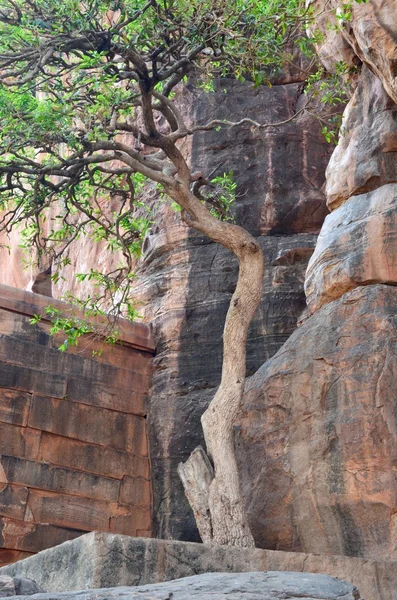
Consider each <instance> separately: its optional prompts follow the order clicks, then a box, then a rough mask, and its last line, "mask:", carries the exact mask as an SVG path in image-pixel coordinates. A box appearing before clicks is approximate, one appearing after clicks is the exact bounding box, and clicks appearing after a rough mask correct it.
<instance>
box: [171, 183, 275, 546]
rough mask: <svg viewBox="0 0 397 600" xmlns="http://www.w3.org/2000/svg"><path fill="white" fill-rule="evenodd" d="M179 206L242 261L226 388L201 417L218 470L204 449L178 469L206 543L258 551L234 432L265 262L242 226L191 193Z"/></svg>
mask: <svg viewBox="0 0 397 600" xmlns="http://www.w3.org/2000/svg"><path fill="white" fill-rule="evenodd" d="M174 193H175V190H174ZM178 201H179V202H180V204H181V205H182V206H184V207H186V210H187V211H188V212H189V215H190V216H189V218H186V221H187V222H188V223H189V225H191V226H193V227H195V228H196V229H198V230H200V231H201V232H202V233H205V234H206V235H208V236H209V237H210V238H211V239H212V240H214V241H216V242H218V243H220V244H222V245H223V246H225V247H226V248H228V249H229V250H231V251H232V252H233V253H234V254H235V256H236V257H237V259H238V261H239V276H238V281H237V286H236V289H235V291H234V294H233V296H232V299H231V302H230V305H229V309H228V312H227V316H226V323H225V327H224V332H223V364H222V378H221V383H220V386H219V388H218V390H217V392H216V394H215V396H214V398H213V400H212V401H211V403H210V405H209V407H208V409H207V410H206V411H205V413H204V414H203V416H202V418H201V422H202V426H203V431H204V438H205V442H206V445H207V452H208V455H209V457H210V458H211V459H212V462H213V465H214V470H213V471H212V468H211V465H210V463H209V461H208V459H207V460H206V457H205V455H204V452H203V451H202V449H200V450H199V449H196V451H194V452H193V453H192V455H191V457H190V458H189V459H188V461H187V462H186V463H185V464H182V463H181V464H180V465H179V467H178V472H179V475H180V477H181V479H182V482H183V485H184V488H185V492H186V495H187V497H188V500H189V502H190V504H191V506H192V508H193V511H194V514H195V518H196V522H197V526H198V529H199V532H200V535H201V538H202V540H203V542H207V543H208V542H212V543H216V544H225V545H233V546H244V547H253V546H254V540H253V537H252V534H251V532H250V529H249V526H248V522H247V518H246V514H245V507H244V499H243V498H242V496H241V493H240V483H239V473H238V468H237V460H236V456H235V450H234V438H233V427H234V424H235V422H236V419H237V415H238V411H239V407H240V403H241V400H242V396H243V393H244V384H245V375H246V341H247V334H248V328H249V325H250V323H251V320H252V318H253V316H254V314H255V311H256V309H257V307H258V304H259V301H260V298H261V294H262V282H263V273H264V257H263V253H262V250H261V248H260V246H259V245H258V243H257V242H256V240H255V239H254V238H253V236H251V234H249V233H248V232H247V231H246V230H245V229H243V228H242V227H239V226H237V225H232V224H227V223H220V222H219V221H217V220H216V219H214V218H213V217H212V215H210V214H209V213H208V211H207V210H206V209H205V207H203V206H202V205H201V204H200V203H199V202H198V204H197V200H196V198H195V197H192V196H191V194H189V198H182V199H181V198H179V200H178Z"/></svg>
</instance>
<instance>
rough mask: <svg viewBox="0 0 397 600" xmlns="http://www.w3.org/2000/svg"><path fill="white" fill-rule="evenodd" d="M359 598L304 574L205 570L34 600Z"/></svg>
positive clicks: (339, 584)
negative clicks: (164, 579) (150, 582)
mask: <svg viewBox="0 0 397 600" xmlns="http://www.w3.org/2000/svg"><path fill="white" fill-rule="evenodd" d="M76 597H78V598H79V600H111V599H114V600H135V599H136V600H138V599H139V600H168V599H170V598H172V600H193V599H197V600H204V599H205V598H208V600H245V599H247V600H248V599H250V600H257V599H258V600H259V599H260V600H285V598H288V599H289V600H298V598H307V599H308V600H360V594H359V592H358V590H357V588H355V587H353V586H352V585H350V584H348V583H345V582H343V581H340V580H339V579H335V578H334V577H328V576H327V575H312V574H306V573H276V572H268V573H206V574H204V575H196V576H194V577H186V578H184V579H179V580H177V581H170V582H168V583H160V584H154V585H147V586H139V587H136V588H131V587H117V588H111V589H102V590H88V591H86V592H78V593H77V594H76V593H75V592H69V593H68V592H66V593H60V594H57V595H55V596H54V594H38V595H36V596H35V600H50V599H51V600H72V599H73V600H74V599H75V598H76Z"/></svg>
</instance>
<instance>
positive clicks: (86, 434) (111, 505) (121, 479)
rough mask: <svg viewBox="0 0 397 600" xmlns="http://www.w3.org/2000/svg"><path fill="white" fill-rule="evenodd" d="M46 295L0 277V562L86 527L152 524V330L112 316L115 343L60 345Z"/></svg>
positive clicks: (129, 530) (127, 529)
mask: <svg viewBox="0 0 397 600" xmlns="http://www.w3.org/2000/svg"><path fill="white" fill-rule="evenodd" d="M54 303H55V306H56V307H57V309H58V310H60V311H63V314H65V315H70V313H69V312H68V310H69V309H70V307H68V306H67V305H65V304H64V303H62V302H59V301H55V300H54V301H53V304H54ZM47 305H48V298H45V297H43V296H39V295H37V294H32V293H30V292H24V291H22V290H17V289H15V288H11V287H7V286H0V564H7V563H8V562H12V561H15V560H18V559H19V558H23V557H24V556H28V555H29V554H30V553H34V552H38V551H39V550H42V549H43V548H48V547H50V546H54V545H56V544H59V543H61V542H63V541H65V540H69V539H73V538H75V537H77V536H79V535H81V534H83V533H85V532H87V531H92V530H94V529H100V530H101V529H102V530H105V531H112V530H113V531H117V532H119V533H126V534H129V535H137V533H140V534H141V535H148V536H150V534H151V487H150V470H149V457H148V447H147V420H146V414H147V390H148V375H149V373H148V371H149V364H150V359H151V356H152V351H153V340H152V338H151V334H150V330H149V328H148V327H147V326H146V325H142V324H138V323H134V324H132V323H128V322H124V323H120V333H121V338H122V340H123V346H115V347H114V348H112V347H110V346H109V345H108V346H106V345H103V344H102V352H101V354H100V355H99V354H98V353H97V355H96V356H94V357H93V356H92V351H93V350H97V352H98V351H99V350H100V349H101V343H100V342H99V341H98V340H92V339H90V340H80V342H81V343H80V344H79V346H78V347H77V348H76V347H74V348H72V349H71V351H70V352H68V353H62V352H59V350H58V349H57V348H58V346H59V345H60V343H61V342H62V341H63V338H61V339H59V337H56V338H54V337H53V336H50V335H49V329H50V323H48V321H47V320H46V317H45V313H44V308H45V307H46V306H47ZM34 314H40V315H43V317H42V319H41V321H40V322H39V323H37V324H36V325H35V326H32V325H31V323H30V320H31V318H32V316H33V315H34ZM61 314H62V313H61Z"/></svg>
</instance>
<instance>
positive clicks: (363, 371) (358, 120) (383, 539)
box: [239, 0, 397, 559]
mask: <svg viewBox="0 0 397 600" xmlns="http://www.w3.org/2000/svg"><path fill="white" fill-rule="evenodd" d="M331 4H333V6H337V5H338V3H337V2H333V3H332V2H331ZM315 5H316V6H317V8H318V9H319V10H321V9H323V8H324V7H325V3H324V2H321V1H319V2H315ZM320 26H321V27H323V30H324V33H325V39H324V42H323V44H322V45H321V47H320V48H319V53H320V56H321V57H322V58H323V60H324V63H325V65H326V66H327V68H329V69H332V68H333V65H334V64H335V61H336V60H339V59H340V57H342V56H343V57H345V58H346V57H347V59H348V60H350V61H351V64H356V65H360V64H361V63H362V66H361V67H360V75H359V81H358V86H357V88H356V90H355V92H354V94H353V96H352V98H351V100H350V102H349V104H348V106H347V108H346V111H345V115H344V123H343V128H342V135H341V137H340V140H339V144H338V146H337V148H336V149H335V151H334V153H333V156H332V157H331V160H330V163H329V165H328V168H327V186H326V189H327V200H328V206H329V208H330V210H331V211H332V212H331V214H330V215H329V216H328V217H327V218H326V219H325V222H324V225H323V227H322V230H321V232H320V236H319V238H318V242H317V245H316V249H315V251H314V254H313V256H312V258H311V260H310V263H309V266H308V270H307V275H306V283H305V287H306V293H307V302H308V309H309V314H310V313H311V314H312V316H310V317H309V318H307V320H306V321H305V322H304V324H303V325H302V327H301V328H300V329H298V330H297V331H296V332H295V333H294V334H293V336H291V338H290V339H289V340H288V342H287V343H286V344H285V345H284V346H283V347H282V348H281V349H280V350H279V352H278V353H277V354H276V355H275V357H274V358H272V359H271V360H269V361H268V362H267V363H266V364H265V365H263V367H261V369H260V370H259V371H258V373H257V374H256V375H255V376H254V377H253V378H252V379H251V380H250V381H249V383H248V385H247V393H246V397H245V402H244V407H243V416H242V419H241V423H240V436H239V443H240V447H241V452H240V456H241V462H242V472H243V477H244V482H243V489H244V493H245V494H246V496H247V499H248V511H249V515H250V522H251V526H252V529H253V531H254V534H255V535H256V539H257V543H258V544H260V545H264V546H266V547H272V548H279V549H293V550H304V551H307V552H321V553H331V554H347V555H354V556H365V557H369V556H371V557H378V558H379V557H381V558H386V559H390V558H392V557H395V556H396V550H397V547H396V519H395V513H396V508H397V480H396V474H395V465H396V459H395V448H396V442H397V427H396V426H397V421H396V412H395V404H396V396H395V391H394V388H395V385H394V377H395V376H394V371H395V368H396V366H395V356H396V350H395V342H396V333H395V325H394V323H395V319H396V316H397V311H396V300H397V299H396V291H395V287H394V286H395V285H396V283H397V273H396V259H395V256H396V219H395V214H396V202H397V186H396V182H397V154H396V151H397V145H396V122H397V104H395V102H396V100H397V96H396V90H397V88H396V81H397V78H396V74H397V73H396V64H397V43H396V42H397V5H396V4H395V3H394V2H391V1H385V0H371V2H369V3H366V4H356V3H353V15H352V20H351V21H346V22H342V27H341V28H340V29H339V30H338V31H335V30H334V29H332V28H329V27H328V26H327V22H326V19H325V18H324V16H322V17H321V19H320ZM247 467H248V468H247Z"/></svg>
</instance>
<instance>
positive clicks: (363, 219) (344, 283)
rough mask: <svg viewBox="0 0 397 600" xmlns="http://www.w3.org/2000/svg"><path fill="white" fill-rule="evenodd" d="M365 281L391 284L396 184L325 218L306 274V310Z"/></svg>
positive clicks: (396, 271) (396, 239)
mask: <svg viewBox="0 0 397 600" xmlns="http://www.w3.org/2000/svg"><path fill="white" fill-rule="evenodd" d="M395 167H396V175H397V158H396V165H395ZM371 283H387V284H391V285H394V284H396V283H397V184H389V185H384V186H382V187H380V188H377V189H376V190H374V191H373V192H369V193H367V194H361V195H359V196H352V197H351V198H349V200H347V201H346V202H345V203H344V204H342V205H341V206H340V207H339V208H337V209H336V210H334V211H333V212H332V213H331V214H330V215H328V217H327V218H326V219H325V222H324V225H323V227H322V229H321V232H320V235H319V237H318V240H317V245H316V249H315V251H314V254H313V255H312V257H311V259H310V262H309V265H308V268H307V273H306V280H305V291H306V296H307V304H308V307H309V309H310V311H311V312H314V311H315V310H317V309H318V308H320V307H321V306H322V305H323V304H325V303H327V302H331V301H332V300H335V299H336V298H340V297H341V296H342V295H343V294H345V293H346V292H348V291H349V290H351V289H353V288H355V287H357V286H361V285H367V284H371Z"/></svg>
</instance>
